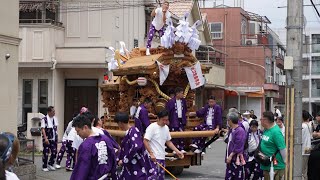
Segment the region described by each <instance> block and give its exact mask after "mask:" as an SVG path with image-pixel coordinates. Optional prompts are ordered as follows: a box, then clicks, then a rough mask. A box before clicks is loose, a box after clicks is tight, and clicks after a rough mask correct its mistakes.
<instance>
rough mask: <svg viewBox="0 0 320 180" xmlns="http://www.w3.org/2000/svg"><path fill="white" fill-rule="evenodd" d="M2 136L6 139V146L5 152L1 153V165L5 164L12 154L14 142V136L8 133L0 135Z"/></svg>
mask: <svg viewBox="0 0 320 180" xmlns="http://www.w3.org/2000/svg"><path fill="white" fill-rule="evenodd" d="M1 135H2V136H4V137H6V138H7V139H8V142H9V143H8V146H7V147H6V150H5V151H4V152H3V153H2V155H1V160H2V162H3V163H5V162H6V161H8V159H9V158H10V155H11V152H12V144H13V142H14V136H13V135H12V134H8V133H3V132H1V133H0V136H1Z"/></svg>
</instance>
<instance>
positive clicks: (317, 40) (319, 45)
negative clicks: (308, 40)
mask: <svg viewBox="0 0 320 180" xmlns="http://www.w3.org/2000/svg"><path fill="white" fill-rule="evenodd" d="M312 53H320V34H312Z"/></svg>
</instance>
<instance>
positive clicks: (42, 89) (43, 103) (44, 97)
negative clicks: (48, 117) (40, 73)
mask: <svg viewBox="0 0 320 180" xmlns="http://www.w3.org/2000/svg"><path fill="white" fill-rule="evenodd" d="M38 86H39V90H38V100H39V102H38V108H39V109H38V112H40V113H42V114H46V113H47V107H48V80H46V79H40V80H39V85H38Z"/></svg>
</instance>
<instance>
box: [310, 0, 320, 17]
mask: <svg viewBox="0 0 320 180" xmlns="http://www.w3.org/2000/svg"><path fill="white" fill-rule="evenodd" d="M310 2H311V4H312V6H313V8H314V9H315V10H316V12H317V14H318V16H319V17H320V13H319V11H318V9H317V7H316V5H315V4H314V3H313V0H310Z"/></svg>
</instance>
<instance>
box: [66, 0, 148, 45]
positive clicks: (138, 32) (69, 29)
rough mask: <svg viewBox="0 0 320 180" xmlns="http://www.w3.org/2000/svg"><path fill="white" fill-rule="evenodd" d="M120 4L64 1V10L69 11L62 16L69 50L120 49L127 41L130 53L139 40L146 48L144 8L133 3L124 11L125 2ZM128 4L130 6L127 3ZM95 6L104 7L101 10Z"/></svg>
mask: <svg viewBox="0 0 320 180" xmlns="http://www.w3.org/2000/svg"><path fill="white" fill-rule="evenodd" d="M118 3H120V5H119V4H118ZM118 3H116V1H111V2H110V1H102V2H83V1H82V2H80V1H77V0H76V1H72V2H71V1H69V0H64V1H62V6H63V7H66V8H65V10H64V13H61V20H62V22H63V24H64V26H65V28H66V38H65V40H66V44H65V46H69V47H74V46H76V47H79V46H113V47H116V48H118V46H119V43H118V42H119V41H124V42H125V43H126V46H127V48H128V49H129V50H130V49H132V48H133V43H134V41H133V40H134V38H136V39H138V40H139V46H143V45H144V35H145V12H144V6H136V5H134V3H132V4H131V6H129V7H128V8H120V7H119V6H122V5H121V3H123V2H122V1H119V2H118ZM124 3H125V4H128V2H126V1H125V2H124ZM135 3H138V2H135ZM95 6H101V8H98V7H95ZM115 7H118V8H115ZM80 9H81V10H80Z"/></svg>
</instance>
